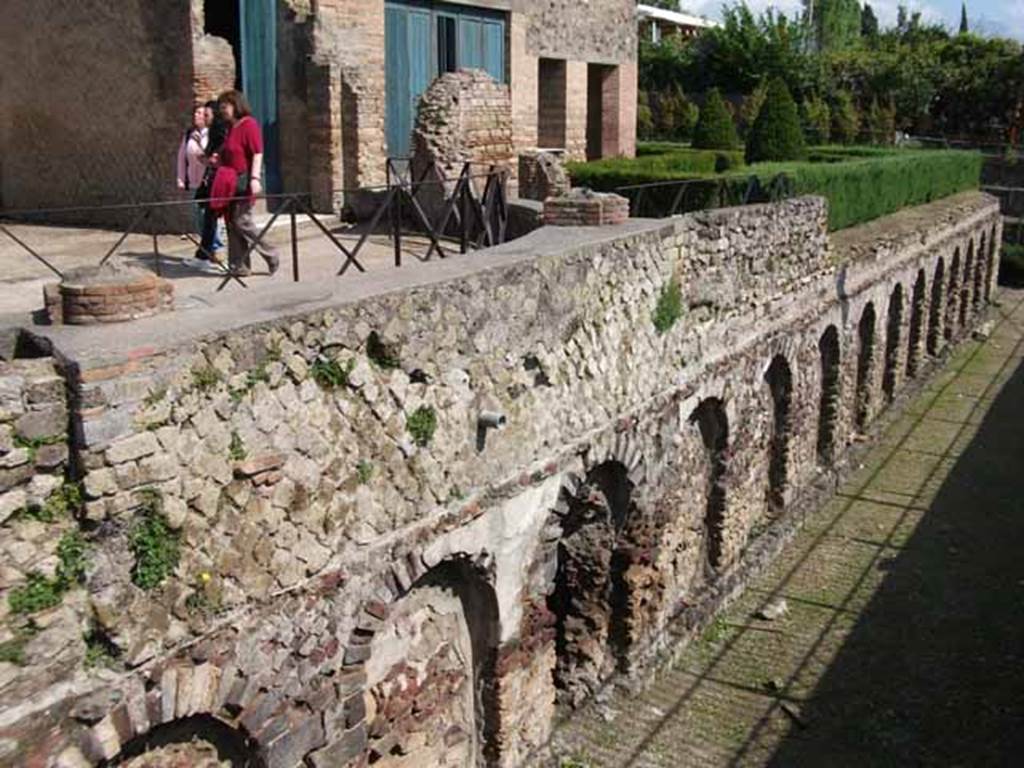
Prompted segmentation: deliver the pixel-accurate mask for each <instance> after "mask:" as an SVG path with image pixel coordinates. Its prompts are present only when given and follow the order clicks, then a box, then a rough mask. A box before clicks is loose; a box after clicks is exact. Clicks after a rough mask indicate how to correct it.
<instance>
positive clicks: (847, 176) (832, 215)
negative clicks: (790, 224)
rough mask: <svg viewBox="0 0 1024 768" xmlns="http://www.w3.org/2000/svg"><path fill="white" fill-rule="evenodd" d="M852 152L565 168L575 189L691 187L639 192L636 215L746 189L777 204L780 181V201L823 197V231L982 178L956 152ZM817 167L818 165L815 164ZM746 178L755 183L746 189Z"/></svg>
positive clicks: (971, 160) (739, 194)
mask: <svg viewBox="0 0 1024 768" xmlns="http://www.w3.org/2000/svg"><path fill="white" fill-rule="evenodd" d="M858 150H859V151H858V152H855V151H849V152H846V151H845V150H837V149H836V148H832V147H826V148H819V149H815V150H813V151H812V152H811V158H812V161H804V162H795V163H758V164H757V165H754V166H750V167H749V168H747V169H746V170H744V171H735V170H734V171H732V172H729V173H723V174H710V173H706V172H705V173H686V172H684V171H677V170H673V169H672V162H671V161H669V160H663V161H662V162H660V163H659V162H657V161H658V160H659V159H662V158H671V157H672V156H673V155H674V153H669V154H666V155H661V156H646V157H641V158H637V159H636V160H628V159H624V158H620V159H618V160H617V161H606V160H602V161H598V162H595V163H578V164H570V165H569V172H570V174H571V176H572V180H573V184H574V185H575V186H584V187H590V188H591V189H595V190H599V191H615V190H616V189H618V188H619V187H624V186H630V185H635V184H646V183H650V182H659V181H670V180H684V179H685V180H689V181H691V182H692V183H691V184H689V185H687V187H686V191H685V193H684V195H683V197H682V198H678V195H679V187H678V185H666V186H664V187H653V188H648V189H645V190H644V192H643V199H642V201H641V204H640V206H639V209H637V207H636V205H635V203H636V197H635V193H633V195H632V197H633V201H634V210H633V215H634V216H653V217H657V216H663V215H666V214H667V212H668V211H669V210H670V209H671V206H672V205H673V203H674V202H675V201H676V200H677V199H679V200H680V205H679V211H680V212H685V211H694V210H701V209H704V208H714V207H721V206H727V205H738V204H740V203H742V202H743V200H744V197H745V196H746V194H747V193H748V191H750V190H751V184H752V183H753V195H752V197H751V201H752V202H756V201H765V200H771V199H776V198H777V197H779V196H781V195H782V194H783V190H780V189H778V188H776V187H773V185H772V183H773V180H775V179H776V177H778V176H779V175H780V174H784V175H785V177H786V185H785V186H786V189H785V193H786V194H794V195H821V196H822V197H825V198H827V199H828V202H829V229H830V230H837V229H844V228H846V227H850V226H853V225H855V224H861V223H863V222H866V221H871V220H872V219H876V218H878V217H879V216H885V215H886V214H889V213H893V212H894V211H898V210H900V209H901V208H906V207H909V206H913V205H920V204H922V203H927V202H930V201H932V200H938V199H939V198H942V197H947V196H949V195H952V194H956V193H957V192H962V191H964V190H967V189H976V188H977V187H978V184H979V180H980V178H981V164H982V158H981V155H980V154H979V153H977V152H963V151H958V150H893V149H888V150H886V149H879V150H868V149H866V148H858ZM813 160H816V161H817V162H813ZM752 178H753V179H755V180H756V181H754V182H752Z"/></svg>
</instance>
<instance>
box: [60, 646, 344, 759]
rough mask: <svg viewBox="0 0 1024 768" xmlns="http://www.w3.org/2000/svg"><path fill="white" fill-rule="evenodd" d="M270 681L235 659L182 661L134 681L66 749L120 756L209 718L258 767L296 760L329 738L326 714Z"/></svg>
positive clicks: (89, 756) (70, 752)
mask: <svg viewBox="0 0 1024 768" xmlns="http://www.w3.org/2000/svg"><path fill="white" fill-rule="evenodd" d="M267 683H268V681H267V680H260V679H257V678H253V677H247V676H246V675H244V674H243V673H241V672H240V671H239V670H238V669H237V667H236V666H234V664H232V663H227V664H225V665H224V666H220V665H218V664H214V663H213V662H209V661H207V662H203V663H199V664H196V663H191V662H189V661H185V660H181V661H178V662H175V663H173V664H170V665H168V666H166V667H163V669H162V670H159V676H156V675H154V676H153V677H152V678H151V679H150V680H149V682H148V684H143V683H141V682H138V683H137V684H135V685H133V686H131V687H130V689H129V690H128V692H127V694H126V695H125V696H124V698H123V700H122V701H121V703H120V704H118V705H117V706H116V707H114V708H113V709H112V710H110V711H109V712H108V713H107V714H106V715H105V716H104V717H103V718H102V719H100V720H99V721H98V722H96V723H94V724H93V725H91V726H90V727H89V728H88V729H87V730H86V731H85V733H84V734H83V736H82V738H81V740H80V742H79V744H78V745H77V746H74V747H71V748H69V750H68V751H67V752H66V753H65V756H66V757H67V758H68V759H69V760H70V759H72V758H73V757H75V756H76V755H75V753H77V756H79V757H81V759H82V761H85V762H91V763H108V762H110V761H118V760H120V758H122V757H123V756H124V755H125V754H126V753H130V752H131V751H132V750H133V749H134V747H135V746H136V745H139V744H140V743H143V742H145V741H146V740H147V739H149V738H151V737H154V738H155V737H156V736H157V735H158V734H159V733H160V732H163V731H165V730H167V729H170V728H173V729H174V730H176V731H181V732H182V733H186V734H187V733H188V732H189V729H190V727H192V726H194V727H196V728H197V729H198V728H200V726H201V725H202V724H203V723H206V724H207V725H211V724H217V725H219V726H222V727H223V728H224V729H228V731H230V732H232V733H233V734H234V736H235V739H236V741H237V743H238V744H242V745H244V746H245V748H246V750H247V751H248V754H249V756H250V758H251V759H252V760H254V761H255V762H254V765H256V766H266V767H267V768H278V767H279V766H291V765H294V764H296V763H297V762H299V761H301V760H302V759H303V758H304V757H305V756H306V755H308V754H309V753H311V752H313V751H314V750H316V749H318V748H320V747H322V746H323V745H324V725H323V714H322V713H321V712H314V711H312V710H310V709H309V708H308V707H305V706H298V705H297V704H296V703H294V702H291V701H289V700H288V699H287V698H285V697H283V696H281V695H280V693H279V692H277V691H275V690H273V688H272V686H270V685H268V684H267ZM71 764H74V763H71ZM114 764H117V763H116V762H114Z"/></svg>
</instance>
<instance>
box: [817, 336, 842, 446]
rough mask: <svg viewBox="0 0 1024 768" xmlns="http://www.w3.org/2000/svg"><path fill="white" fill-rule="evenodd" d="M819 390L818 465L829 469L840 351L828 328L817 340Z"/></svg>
mask: <svg viewBox="0 0 1024 768" xmlns="http://www.w3.org/2000/svg"><path fill="white" fill-rule="evenodd" d="M818 360H819V365H820V377H819V382H820V390H819V395H818V398H819V399H818V439H817V455H818V463H819V464H821V465H822V466H829V465H830V464H832V462H833V461H834V460H835V455H836V433H837V432H838V429H839V413H840V407H841V402H842V348H841V346H840V341H839V329H838V328H837V327H836V325H835V324H834V323H833V324H830V325H829V326H828V327H827V328H825V330H824V331H823V332H822V334H821V336H820V337H819V338H818Z"/></svg>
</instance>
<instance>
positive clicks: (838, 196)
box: [787, 150, 982, 230]
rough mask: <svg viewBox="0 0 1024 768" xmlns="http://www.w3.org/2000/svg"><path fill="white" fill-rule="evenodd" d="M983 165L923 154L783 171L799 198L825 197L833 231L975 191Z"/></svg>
mask: <svg viewBox="0 0 1024 768" xmlns="http://www.w3.org/2000/svg"><path fill="white" fill-rule="evenodd" d="M981 162H982V158H981V155H980V154H978V153H976V152H960V151H956V150H922V151H916V152H913V151H908V152H900V153H894V154H891V155H883V156H877V157H865V158H860V159H854V160H849V161H847V162H841V163H799V164H796V165H795V166H794V167H793V168H792V169H790V170H788V171H787V172H788V173H790V175H791V176H792V178H793V181H794V191H795V192H796V193H797V194H808V195H810V194H813V195H822V196H824V197H826V198H827V199H828V202H829V229H831V230H836V229H843V228H845V227H849V226H853V225H854V224H860V223H863V222H865V221H871V220H872V219H875V218H878V217H879V216H885V215H886V214H889V213H892V212H894V211H898V210H900V209H901V208H906V207H908V206H912V205H920V204H922V203H928V202H931V201H933V200H938V199H940V198H942V197H947V196H948V195H952V194H956V193H957V192H962V191H964V190H966V189H975V188H977V186H978V183H979V180H980V178H981Z"/></svg>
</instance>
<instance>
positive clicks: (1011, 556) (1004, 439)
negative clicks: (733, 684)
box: [769, 364, 1024, 768]
mask: <svg viewBox="0 0 1024 768" xmlns="http://www.w3.org/2000/svg"><path fill="white" fill-rule="evenodd" d="M885 566H886V568H887V575H886V577H885V579H884V581H883V583H882V584H881V586H880V588H879V589H878V591H877V592H876V593H875V595H874V596H873V597H872V598H871V600H870V602H869V603H868V605H867V607H866V608H865V609H864V610H863V611H862V612H861V615H860V617H859V619H858V620H857V623H856V625H855V627H854V629H853V631H852V632H851V634H850V635H849V637H848V638H847V639H846V642H845V643H844V644H843V646H842V648H841V649H840V650H839V652H838V654H837V655H836V657H835V658H834V660H833V661H832V662H831V664H830V666H829V668H828V670H827V671H826V672H825V674H824V676H823V677H822V678H821V680H820V682H819V684H818V686H817V687H816V688H815V690H814V693H813V695H812V696H811V698H810V700H809V701H808V702H807V703H806V704H805V705H804V706H803V710H802V720H803V722H804V724H805V725H806V727H805V728H803V729H794V730H792V731H791V732H790V733H789V735H788V736H786V737H785V739H784V740H783V741H782V743H781V744H780V745H779V746H778V748H777V749H776V751H775V753H774V755H773V756H772V758H771V760H770V762H769V765H772V766H779V767H780V768H783V767H785V768H790V767H791V766H829V768H832V767H833V766H858V767H862V766H872V767H873V766H916V765H922V766H924V765H927V766H972V767H973V766H1009V765H1020V764H1022V762H1024V364H1022V365H1019V366H1018V367H1017V369H1016V371H1015V372H1014V373H1013V375H1012V376H1011V378H1010V379H1009V381H1008V382H1007V383H1006V385H1005V386H1004V387H1003V389H1002V391H1001V393H1000V394H999V395H998V397H997V399H996V400H995V402H994V403H993V404H992V406H991V408H990V410H989V411H988V413H987V415H986V416H985V417H984V421H983V422H982V425H981V427H980V429H979V430H978V432H977V433H976V435H975V436H974V438H973V440H972V441H971V443H970V445H969V446H968V447H967V448H966V450H965V451H964V452H963V453H962V454H961V455H960V457H959V458H958V459H957V461H956V464H955V466H954V467H953V469H952V471H951V472H950V474H949V475H948V477H947V478H946V480H945V481H944V483H943V485H942V486H941V488H940V490H939V492H938V495H937V496H936V497H935V498H934V500H933V501H932V502H931V504H930V510H929V512H928V513H927V514H926V515H924V516H923V518H922V519H921V521H920V522H919V523H918V525H917V528H916V530H915V531H914V533H913V534H912V535H911V536H910V538H909V539H908V540H907V542H906V543H905V545H904V546H903V547H902V548H901V549H900V550H899V551H898V553H897V554H896V556H895V557H893V558H892V559H890V560H888V561H886V562H885Z"/></svg>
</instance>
